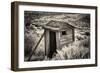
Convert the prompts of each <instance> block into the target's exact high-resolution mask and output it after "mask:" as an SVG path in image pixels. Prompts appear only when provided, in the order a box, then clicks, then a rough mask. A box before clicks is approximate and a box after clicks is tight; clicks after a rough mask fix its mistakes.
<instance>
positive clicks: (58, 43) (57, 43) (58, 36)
mask: <svg viewBox="0 0 100 73" xmlns="http://www.w3.org/2000/svg"><path fill="white" fill-rule="evenodd" d="M56 46H57V49H58V50H60V49H61V46H60V32H59V31H57V32H56Z"/></svg>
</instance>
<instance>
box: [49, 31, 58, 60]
mask: <svg viewBox="0 0 100 73" xmlns="http://www.w3.org/2000/svg"><path fill="white" fill-rule="evenodd" d="M56 49H57V46H56V32H53V31H50V32H49V55H48V56H49V58H52V55H53V54H54V52H55V53H56V52H57V51H56Z"/></svg>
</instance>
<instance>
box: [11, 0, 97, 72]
mask: <svg viewBox="0 0 100 73" xmlns="http://www.w3.org/2000/svg"><path fill="white" fill-rule="evenodd" d="M11 28H12V50H11V54H12V55H11V56H12V58H11V61H12V62H11V66H12V70H14V71H26V70H44V69H59V68H76V67H92V66H97V7H95V6H82V5H67V4H49V3H31V2H14V3H12V27H11Z"/></svg>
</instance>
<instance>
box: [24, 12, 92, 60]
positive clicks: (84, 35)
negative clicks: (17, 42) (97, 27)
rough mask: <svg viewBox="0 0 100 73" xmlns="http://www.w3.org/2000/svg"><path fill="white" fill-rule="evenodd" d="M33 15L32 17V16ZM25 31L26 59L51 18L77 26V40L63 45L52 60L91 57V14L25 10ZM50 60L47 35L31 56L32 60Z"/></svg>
mask: <svg viewBox="0 0 100 73" xmlns="http://www.w3.org/2000/svg"><path fill="white" fill-rule="evenodd" d="M30 16H31V17H30ZM24 18H25V31H24V33H25V34H24V37H25V39H24V40H25V42H24V44H25V45H24V47H25V48H24V49H25V50H24V58H25V59H24V60H25V61H28V59H29V56H30V54H31V53H32V51H33V50H34V48H35V46H36V45H37V43H38V41H39V39H40V37H41V35H42V34H43V32H44V29H43V28H42V25H46V24H47V23H48V22H49V21H51V20H57V21H58V20H59V21H64V22H68V23H70V24H71V25H73V26H75V41H74V42H72V43H69V44H66V45H64V46H62V48H61V49H60V50H57V54H55V53H54V54H53V58H52V59H51V60H68V59H88V58H90V15H89V14H72V13H50V12H47V13H46V12H45V13H44V12H31V11H29V12H28V11H26V12H25V17H24ZM43 60H49V59H48V58H47V57H46V56H45V37H43V38H42V40H41V41H40V43H39V45H38V46H37V48H36V50H34V53H33V55H32V57H31V60H30V61H43Z"/></svg>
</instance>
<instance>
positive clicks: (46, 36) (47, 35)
mask: <svg viewBox="0 0 100 73" xmlns="http://www.w3.org/2000/svg"><path fill="white" fill-rule="evenodd" d="M49 35H50V34H49V30H45V55H46V56H47V55H48V53H49V41H50V40H49Z"/></svg>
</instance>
